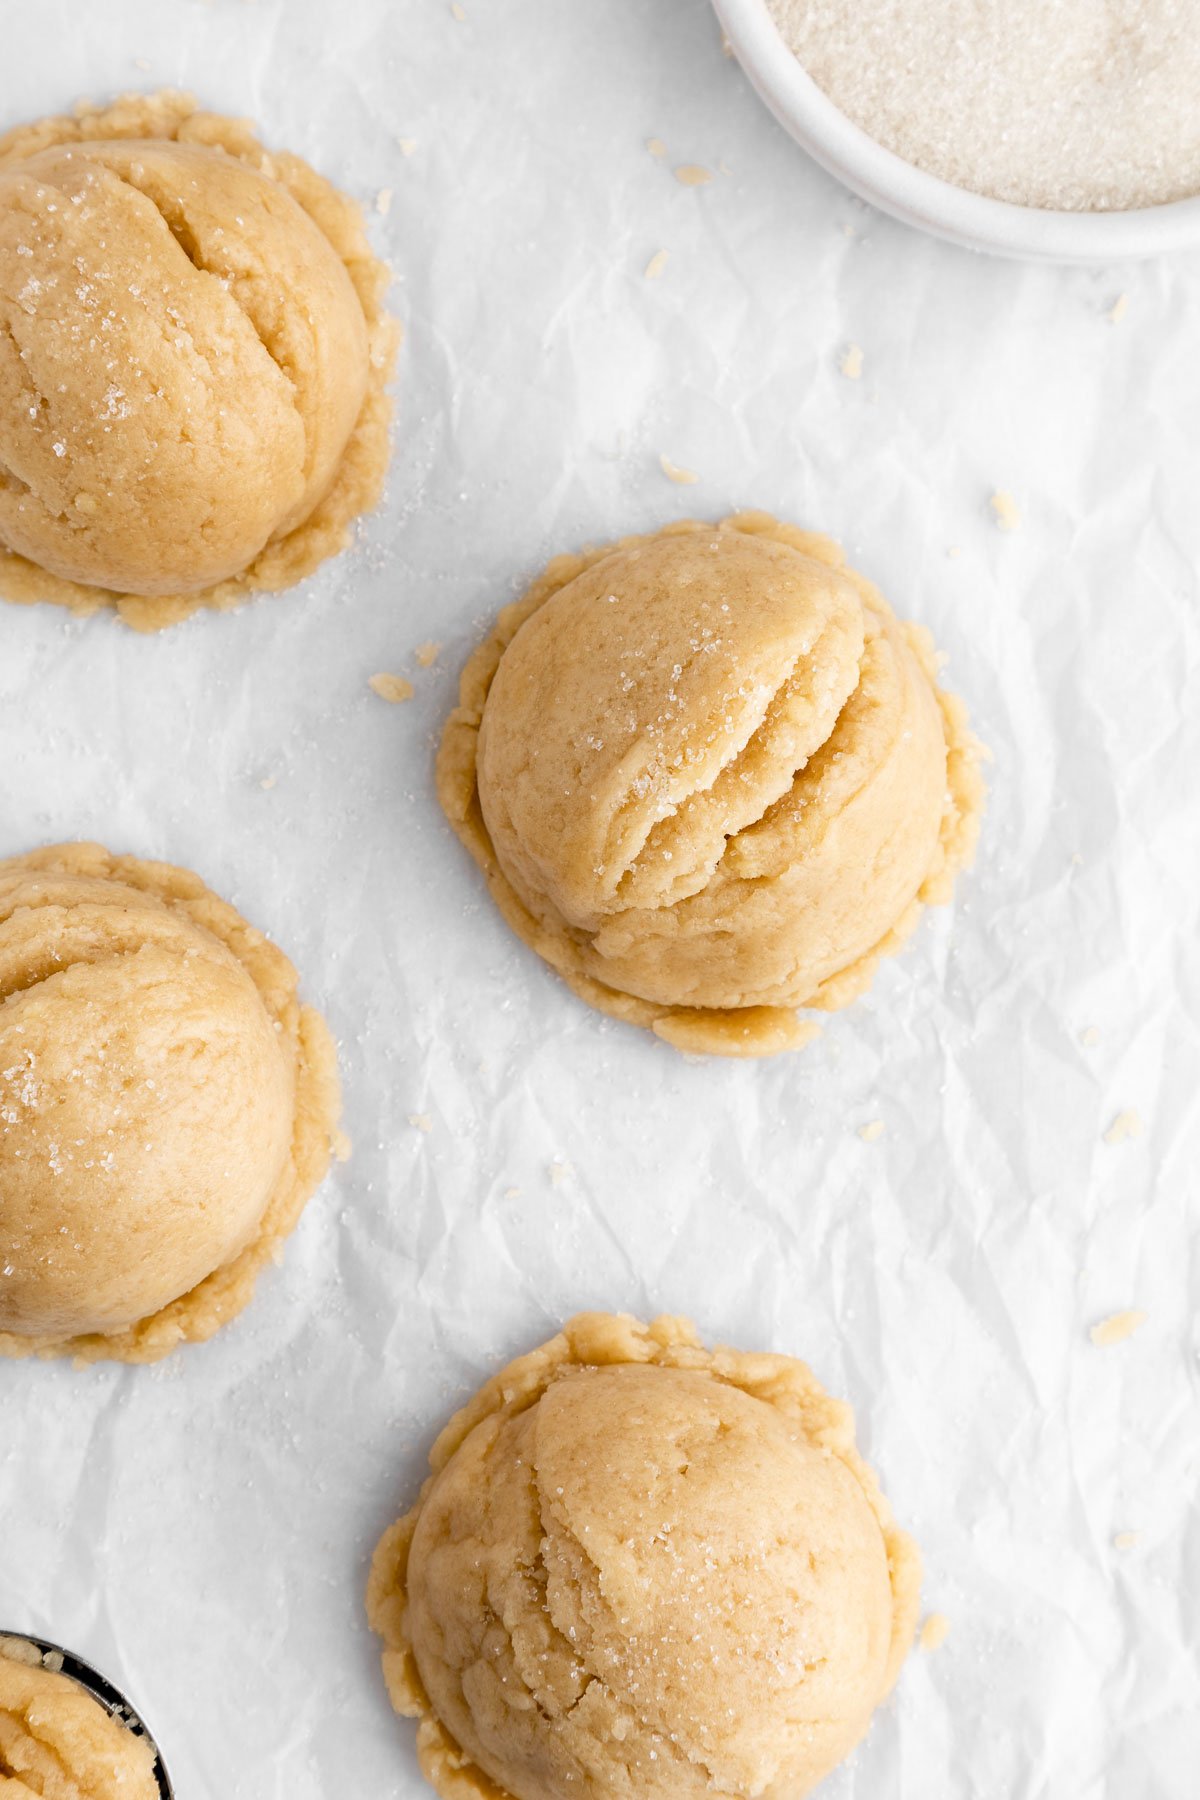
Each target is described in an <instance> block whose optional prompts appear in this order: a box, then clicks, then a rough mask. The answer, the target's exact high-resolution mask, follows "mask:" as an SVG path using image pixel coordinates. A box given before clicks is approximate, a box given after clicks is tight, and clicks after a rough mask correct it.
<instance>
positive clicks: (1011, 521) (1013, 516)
mask: <svg viewBox="0 0 1200 1800" xmlns="http://www.w3.org/2000/svg"><path fill="white" fill-rule="evenodd" d="M988 505H989V506H990V507H991V509H992V511H993V512H994V513H995V515H996V523H997V525H998V526H999V527H1000V529H1001V531H1015V530H1016V529H1017V526H1018V525H1019V524H1020V523H1021V509H1020V507H1019V506H1018V505H1017V503H1016V501H1015V500H1014V499H1013V497H1012V495H1011V494H1010V493H1008V492H1007V490H1006V489H1004V488H997V490H996V492H995V493H994V494H993V495H992V497H991V499H990V500H989V501H988Z"/></svg>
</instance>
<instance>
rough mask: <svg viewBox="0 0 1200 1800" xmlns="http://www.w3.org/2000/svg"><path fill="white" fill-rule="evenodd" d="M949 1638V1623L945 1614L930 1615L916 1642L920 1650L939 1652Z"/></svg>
mask: <svg viewBox="0 0 1200 1800" xmlns="http://www.w3.org/2000/svg"><path fill="white" fill-rule="evenodd" d="M949 1636H950V1621H949V1619H948V1618H947V1617H946V1615H945V1613H930V1615H929V1617H928V1618H927V1619H926V1621H925V1623H924V1624H923V1625H922V1627H921V1635H920V1637H919V1638H918V1640H917V1641H918V1643H919V1644H920V1646H921V1649H922V1650H940V1649H941V1647H942V1645H943V1644H944V1643H945V1641H946V1639H947V1638H948V1637H949Z"/></svg>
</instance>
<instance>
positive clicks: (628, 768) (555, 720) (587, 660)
mask: <svg viewBox="0 0 1200 1800" xmlns="http://www.w3.org/2000/svg"><path fill="white" fill-rule="evenodd" d="M978 760H979V747H978V745H977V744H976V742H975V740H974V739H973V738H972V736H971V734H970V732H969V731H968V729H967V724H966V715H965V713H964V710H963V708H962V706H961V704H960V703H959V702H958V701H957V700H955V699H954V698H953V697H952V696H950V695H948V694H946V693H944V692H943V691H942V690H941V689H940V688H939V686H938V683H937V679H936V657H935V655H934V651H933V646H932V643H931V641H930V639H929V637H928V635H927V634H926V633H925V632H924V631H922V630H921V629H920V628H918V627H916V626H913V625H901V624H899V623H898V622H897V621H896V619H895V617H894V616H893V614H892V611H891V609H890V607H889V606H888V605H887V603H886V601H885V600H884V599H883V597H882V595H880V594H879V593H878V592H877V590H876V589H875V588H873V587H872V586H871V584H870V583H869V582H867V581H865V580H864V579H863V578H862V576H860V575H856V574H855V573H854V571H853V570H852V569H848V568H846V567H845V565H844V561H843V557H842V553H841V551H840V550H839V549H838V547H837V545H835V544H833V543H831V542H830V540H829V539H827V538H821V537H815V536H813V535H811V534H809V533H806V532H801V531H798V530H796V529H794V528H793V527H790V526H786V525H780V524H778V523H777V522H776V521H775V520H773V519H770V518H768V517H767V516H766V515H765V514H762V513H744V514H740V515H738V516H737V517H736V518H732V519H727V520H725V521H724V522H723V523H722V524H720V525H716V526H713V525H703V524H696V523H687V524H683V525H677V526H671V527H668V529H667V530H665V531H662V532H659V533H658V534H657V535H655V536H652V537H642V538H627V539H624V540H623V541H622V542H620V543H618V544H616V545H612V546H609V547H608V548H607V549H604V550H597V551H593V552H591V553H589V554H587V555H584V556H567V557H559V558H558V559H557V561H555V562H553V563H551V565H550V567H549V568H548V569H547V570H546V572H545V574H544V575H543V576H542V577H541V579H540V580H539V581H537V582H535V583H534V585H533V587H532V588H531V589H530V590H529V592H528V593H527V594H526V595H525V597H524V599H522V600H520V601H518V602H517V604H516V605H515V606H511V607H509V608H507V609H506V610H505V611H504V612H502V613H501V614H500V617H499V619H498V621H497V623H496V627H495V629H494V631H493V632H492V635H491V636H490V637H489V638H488V640H487V641H486V642H485V643H484V644H483V646H482V647H481V648H480V649H479V650H477V651H476V653H475V655H474V657H473V658H472V659H471V661H470V662H469V663H468V665H467V668H466V671H465V673H464V675H463V679H462V688H461V695H460V705H459V707H458V709H457V711H456V712H455V713H454V714H453V715H452V717H451V719H450V721H449V723H448V725H447V728H446V732H445V736H444V739H443V743H442V749H441V755H440V758H439V765H438V784H439V792H440V796H441V800H442V805H443V806H444V808H445V810H446V812H447V814H448V815H449V817H450V820H451V822H452V823H453V825H454V827H455V829H456V830H457V832H458V833H459V836H460V837H461V838H462V839H463V841H464V842H465V844H466V845H467V847H468V849H469V850H470V851H471V853H472V855H473V856H474V857H475V859H476V861H477V862H478V863H479V864H480V865H481V866H482V868H483V869H484V871H485V873H486V875H487V877H488V881H489V884H490V886H491V890H492V894H493V896H494V898H495V900H496V901H497V903H498V905H499V906H500V909H501V911H502V912H503V914H504V916H505V917H506V918H507V920H508V921H509V923H510V924H511V925H512V926H513V927H514V929H515V930H516V931H517V932H519V933H520V935H521V936H522V937H523V938H525V940H526V941H527V942H528V943H530V944H532V946H533V947H534V949H535V950H537V951H538V952H539V954H540V955H541V956H543V957H545V959H546V960H547V962H549V963H551V964H552V965H553V966H554V967H555V968H556V969H557V970H558V971H559V973H560V974H561V975H563V976H564V977H565V978H566V980H567V981H568V982H569V983H570V985H571V986H572V987H573V988H574V989H575V991H576V992H577V993H579V994H581V995H582V996H583V997H584V999H586V1000H588V1001H590V1002H591V1004H592V1005H593V1006H596V1007H599V1008H600V1009H601V1010H602V1011H604V1012H608V1013H612V1014H615V1015H616V1016H617V1017H618V1018H623V1019H628V1020H630V1021H632V1022H633V1023H635V1024H639V1025H648V1026H651V1027H652V1028H653V1029H654V1030H655V1031H656V1032H657V1033H658V1034H659V1035H660V1036H661V1037H663V1038H666V1039H668V1040H669V1041H670V1042H671V1043H673V1044H676V1045H678V1046H679V1047H680V1048H681V1049H686V1050H697V1051H713V1052H718V1053H723V1054H727V1055H741V1056H761V1055H764V1054H767V1053H769V1052H771V1051H774V1050H780V1049H785V1048H791V1047H794V1046H795V1045H797V1044H799V1043H802V1042H804V1041H805V1039H806V1038H807V1037H809V1036H811V1035H812V1034H813V1032H814V1030H815V1027H814V1026H812V1025H811V1024H804V1023H802V1022H801V1021H800V1020H798V1018H797V1016H796V1010H795V1009H796V1008H797V1007H816V1008H819V1009H824V1010H830V1009H832V1008H834V1007H839V1006H844V1005H845V1004H846V1003H847V1002H848V1001H849V1000H852V999H854V998H855V997H856V996H857V995H858V994H860V993H861V992H862V991H863V989H864V988H865V987H866V986H867V985H868V984H869V982H870V979H871V976H872V974H873V971H874V968H875V965H876V964H877V962H878V961H879V959H880V957H881V956H883V955H886V954H887V953H889V952H890V951H893V950H895V949H896V948H897V947H898V946H899V945H900V943H901V942H902V941H903V939H904V938H905V937H907V936H908V934H909V933H910V931H911V930H912V929H913V927H914V925H915V924H916V921H917V918H918V916H919V914H920V910H921V907H922V905H923V904H925V903H929V902H933V901H944V900H947V899H949V898H950V894H951V889H952V885H953V879H954V875H955V873H956V871H957V870H958V869H959V868H961V867H962V866H963V865H964V864H965V863H966V862H968V861H969V860H970V857H971V855H972V852H973V849H974V844H975V838H976V835H977V831H978V815H979V812H980V808H981V805H982V783H981V780H980V776H979V769H978Z"/></svg>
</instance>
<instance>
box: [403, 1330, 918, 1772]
mask: <svg viewBox="0 0 1200 1800" xmlns="http://www.w3.org/2000/svg"><path fill="white" fill-rule="evenodd" d="M430 1464H431V1467H432V1469H433V1474H432V1476H431V1477H430V1479H429V1480H428V1481H427V1482H426V1484H425V1486H424V1488H423V1489H422V1491H421V1497H420V1499H419V1501H418V1502H417V1505H416V1506H415V1507H414V1508H413V1510H412V1511H411V1512H410V1513H409V1514H408V1515H407V1516H406V1517H405V1518H403V1519H401V1520H400V1521H399V1523H398V1524H396V1525H394V1526H393V1527H392V1529H391V1530H390V1531H389V1532H387V1533H386V1535H385V1536H384V1538H383V1540H382V1542H381V1543H380V1545H379V1548H378V1549H377V1551H376V1553H375V1559H374V1564H373V1567H372V1571H371V1581H370V1589H369V1592H368V1596H367V1603H368V1610H369V1613H370V1617H371V1623H372V1625H373V1627H374V1629H375V1630H376V1631H377V1632H378V1633H379V1634H380V1636H381V1637H382V1638H383V1640H384V1644H385V1646H386V1648H385V1651H384V1658H383V1663H384V1673H385V1676H386V1679H387V1685H388V1690H389V1692H390V1694H391V1697H392V1701H393V1703H394V1705H395V1706H396V1708H397V1710H398V1711H399V1712H401V1713H404V1714H407V1715H408V1716H410V1717H415V1718H418V1719H420V1721H421V1724H420V1729H419V1732H418V1738H417V1749H418V1755H419V1757H420V1761H421V1767H422V1769H423V1771H424V1773H425V1775H426V1776H427V1778H428V1779H429V1781H431V1782H432V1784H433V1786H434V1787H435V1788H436V1789H437V1790H438V1792H439V1793H440V1794H442V1795H443V1796H445V1800H480V1797H486V1800H500V1797H502V1796H503V1795H505V1794H508V1795H512V1796H514V1797H515V1800H571V1797H572V1796H573V1795H580V1794H589V1795H592V1796H600V1797H603V1796H605V1795H611V1796H614V1797H616V1796H621V1797H622V1800H628V1796H630V1795H637V1796H640V1797H641V1800H651V1797H654V1796H657V1797H659V1800H684V1797H685V1796H688V1797H694V1800H711V1797H712V1796H713V1795H714V1794H716V1795H726V1796H731V1797H732V1796H739V1797H740V1796H747V1797H749V1796H760V1795H763V1796H768V1797H769V1800H800V1796H801V1795H804V1794H807V1793H808V1792H809V1791H810V1790H811V1789H812V1787H813V1786H814V1785H815V1784H816V1783H817V1782H818V1781H820V1780H821V1778H822V1777H823V1776H824V1775H826V1774H828V1772H829V1771H830V1769H832V1768H833V1767H834V1766H835V1764H837V1763H838V1762H840V1761H841V1759H842V1758H843V1757H844V1756H846V1755H847V1754H848V1752H849V1751H850V1749H851V1748H852V1747H853V1745H854V1744H856V1743H857V1742H858V1740H859V1738H860V1737H861V1736H862V1735H863V1733H864V1732H865V1731H866V1729H867V1726H868V1724H869V1722H870V1718H871V1714H872V1712H873V1710H874V1708H875V1707H876V1706H877V1705H878V1704H879V1702H880V1701H881V1700H882V1699H883V1697H884V1695H885V1694H886V1693H887V1692H888V1690H889V1689H890V1687H891V1685H892V1683H893V1681H894V1680H895V1678H896V1675H897V1673H898V1671H899V1668H900V1664H901V1662H902V1661H903V1659H904V1657H905V1655H906V1654H907V1652H908V1649H909V1647H910V1645H911V1643H912V1637H913V1631H914V1627H915V1623H916V1614H917V1602H918V1589H919V1585H920V1561H919V1557H918V1554H917V1550H916V1546H915V1545H914V1544H913V1542H912V1540H911V1539H910V1538H908V1537H907V1536H906V1535H905V1534H904V1533H903V1532H901V1531H898V1530H897V1529H896V1528H895V1527H894V1526H893V1524H892V1522H891V1514H890V1512H889V1510H888V1506H887V1503H886V1501H885V1500H884V1499H883V1497H882V1495H881V1494H880V1491H879V1487H878V1484H877V1482H876V1480H875V1477H874V1475H873V1474H872V1472H871V1470H870V1469H869V1468H868V1467H867V1466H866V1464H865V1463H864V1462H863V1461H862V1459H861V1457H860V1456H859V1455H858V1453H857V1451H856V1449H855V1447H854V1427H853V1419H852V1416H851V1413H850V1410H849V1408H848V1407H846V1406H844V1405H841V1404H839V1403H838V1402H837V1401H834V1400H831V1399H830V1398H829V1396H828V1395H827V1394H826V1393H825V1392H824V1391H823V1390H822V1389H821V1388H820V1387H819V1386H818V1384H817V1383H816V1381H815V1380H814V1379H813V1376H812V1374H811V1373H810V1371H809V1370H808V1369H807V1368H806V1367H805V1365H804V1364H803V1363H801V1362H796V1361H795V1360H794V1359H793V1358H791V1357H786V1356H757V1355H746V1354H742V1353H739V1352H737V1351H733V1350H717V1351H715V1352H712V1353H709V1352H707V1351H705V1350H704V1349H702V1348H701V1347H700V1344H699V1341H698V1339H697V1338H696V1335H695V1333H694V1331H693V1329H692V1327H691V1326H690V1325H688V1324H687V1323H686V1322H685V1321H683V1320H680V1319H659V1320H657V1321H656V1322H655V1323H654V1324H653V1325H651V1326H649V1327H646V1326H643V1325H639V1324H637V1323H636V1322H635V1321H634V1320H632V1319H629V1318H625V1317H610V1316H608V1315H605V1314H596V1313H592V1314H583V1315H581V1316H580V1317H579V1318H576V1319H574V1320H572V1321H571V1323H570V1324H569V1325H567V1327H566V1328H565V1330H564V1332H563V1333H562V1334H561V1335H560V1336H559V1337H557V1338H555V1339H553V1341H552V1342H550V1343H548V1344H544V1345H543V1346H542V1348H541V1349H540V1350H535V1351H534V1352H533V1353H532V1354H531V1355H529V1356H525V1357H522V1358H521V1359H520V1361H518V1362H515V1363H513V1364H511V1365H510V1367H508V1368H507V1369H505V1370H504V1371H503V1372H502V1373H501V1374H499V1375H497V1376H496V1377H495V1378H494V1379H493V1380H492V1381H490V1382H488V1384H487V1386H486V1387H484V1388H483V1389H482V1391H481V1392H480V1393H479V1394H478V1395H477V1396H476V1398H475V1399H474V1400H473V1401H472V1402H471V1403H470V1405H469V1406H467V1407H465V1408H464V1409H463V1411H462V1412H460V1413H459V1414H458V1415H457V1416H456V1417H455V1418H454V1419H452V1420H451V1422H450V1424H449V1425H448V1426H447V1428H446V1430H445V1431H444V1432H443V1433H442V1435H441V1437H440V1438H439V1439H438V1441H437V1443H436V1444H435V1445H434V1448H433V1452H432V1455H431V1457H430Z"/></svg>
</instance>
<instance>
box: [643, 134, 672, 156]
mask: <svg viewBox="0 0 1200 1800" xmlns="http://www.w3.org/2000/svg"><path fill="white" fill-rule="evenodd" d="M646 148H647V150H648V151H649V152H650V154H651V156H665V155H666V154H667V146H666V145H665V144H664V143H663V141H662V139H661V138H647V139H646Z"/></svg>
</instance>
